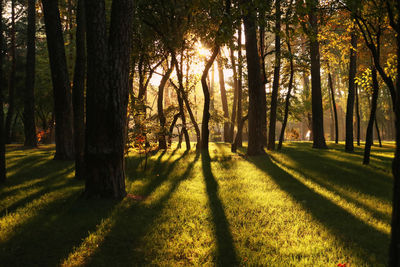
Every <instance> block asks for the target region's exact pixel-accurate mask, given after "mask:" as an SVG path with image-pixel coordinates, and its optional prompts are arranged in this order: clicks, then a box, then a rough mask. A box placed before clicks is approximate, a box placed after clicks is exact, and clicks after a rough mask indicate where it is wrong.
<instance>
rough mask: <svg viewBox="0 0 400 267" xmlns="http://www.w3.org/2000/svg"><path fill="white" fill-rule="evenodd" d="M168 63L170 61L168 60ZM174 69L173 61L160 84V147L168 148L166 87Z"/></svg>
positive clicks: (158, 103)
mask: <svg viewBox="0 0 400 267" xmlns="http://www.w3.org/2000/svg"><path fill="white" fill-rule="evenodd" d="M167 64H168V62H167ZM173 70H174V65H173V63H172V62H171V66H170V67H169V68H168V69H167V71H166V72H165V73H164V75H163V77H162V79H161V82H160V85H159V86H158V98H157V111H158V120H159V121H160V128H161V129H160V133H159V136H158V149H167V142H166V141H165V134H166V131H165V122H166V119H165V115H164V107H163V103H164V88H165V85H166V84H167V81H168V79H169V77H170V76H171V73H172V71H173Z"/></svg>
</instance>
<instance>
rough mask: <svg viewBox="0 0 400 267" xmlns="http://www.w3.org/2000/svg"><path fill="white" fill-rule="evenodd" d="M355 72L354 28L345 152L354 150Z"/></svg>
mask: <svg viewBox="0 0 400 267" xmlns="http://www.w3.org/2000/svg"><path fill="white" fill-rule="evenodd" d="M356 73H357V33H356V32H355V30H353V31H352V32H351V47H350V67H349V94H348V96H347V106H346V144H345V150H346V151H347V152H352V151H354V140H353V117H354V95H355V92H354V90H355V88H354V87H355V83H354V80H355V77H356Z"/></svg>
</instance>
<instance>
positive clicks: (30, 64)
mask: <svg viewBox="0 0 400 267" xmlns="http://www.w3.org/2000/svg"><path fill="white" fill-rule="evenodd" d="M35 4H36V0H28V34H27V55H26V80H25V92H24V113H23V122H24V131H25V143H24V144H25V146H28V147H36V146H37V138H36V125H35V95H34V88H35V61H36V60H35V54H36V53H35V50H36V47H35V39H36V38H35V35H36V6H35Z"/></svg>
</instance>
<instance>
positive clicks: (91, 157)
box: [84, 0, 134, 199]
mask: <svg viewBox="0 0 400 267" xmlns="http://www.w3.org/2000/svg"><path fill="white" fill-rule="evenodd" d="M85 11H86V21H87V24H86V25H87V34H86V36H87V37H86V38H87V62H88V66H87V98H86V107H87V108H86V111H87V112H86V114H87V115H86V140H85V156H84V158H85V173H86V186H85V195H86V196H87V197H93V196H101V197H111V198H116V199H120V198H123V197H124V196H125V195H126V190H125V164H124V148H125V141H126V140H125V127H126V119H127V104H128V95H129V88H130V85H129V66H130V51H131V46H132V34H131V32H132V19H133V12H134V8H133V2H132V1H130V0H121V1H113V2H112V11H111V24H110V30H109V39H107V27H106V11H105V1H104V0H86V1H85ZM107 41H108V42H107Z"/></svg>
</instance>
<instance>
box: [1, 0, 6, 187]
mask: <svg viewBox="0 0 400 267" xmlns="http://www.w3.org/2000/svg"><path fill="white" fill-rule="evenodd" d="M3 7H4V6H3V1H0V21H3ZM3 47H4V35H3V23H0V183H3V182H5V181H6V177H7V174H6V171H7V170H6V145H5V143H6V140H5V139H6V137H5V131H4V108H3V107H4V95H3V91H4V88H3V85H4V83H3V63H4V50H3Z"/></svg>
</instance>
